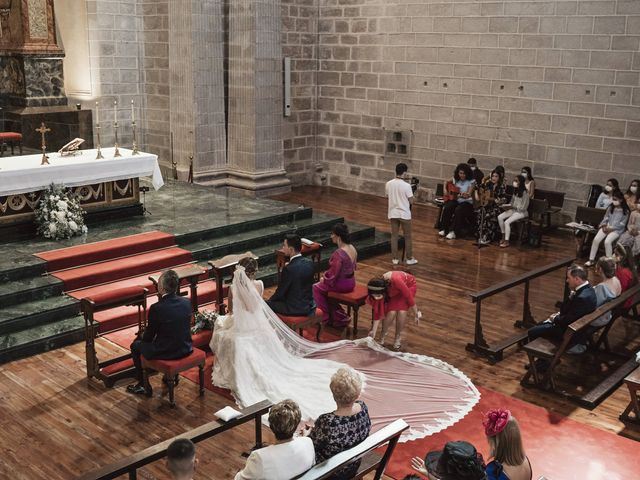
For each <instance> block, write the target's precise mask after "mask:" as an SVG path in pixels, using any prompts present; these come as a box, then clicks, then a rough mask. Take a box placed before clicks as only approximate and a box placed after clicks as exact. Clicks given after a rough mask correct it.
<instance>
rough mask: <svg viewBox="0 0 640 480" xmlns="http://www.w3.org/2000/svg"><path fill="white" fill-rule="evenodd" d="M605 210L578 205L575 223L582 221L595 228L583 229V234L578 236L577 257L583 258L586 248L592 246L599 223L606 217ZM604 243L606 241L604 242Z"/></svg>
mask: <svg viewBox="0 0 640 480" xmlns="http://www.w3.org/2000/svg"><path fill="white" fill-rule="evenodd" d="M604 214H605V210H603V209H601V208H591V207H583V206H581V205H580V206H578V208H577V209H576V216H575V220H574V222H575V223H582V224H583V225H586V226H587V228H588V227H589V226H590V227H593V229H592V230H591V229H586V230H581V231H582V232H584V234H582V235H578V236H576V258H581V257H582V256H583V254H584V253H585V251H586V250H588V249H589V248H590V247H591V242H592V241H593V237H594V236H595V234H596V233H598V225H600V222H602V219H603V218H604ZM603 243H604V242H603Z"/></svg>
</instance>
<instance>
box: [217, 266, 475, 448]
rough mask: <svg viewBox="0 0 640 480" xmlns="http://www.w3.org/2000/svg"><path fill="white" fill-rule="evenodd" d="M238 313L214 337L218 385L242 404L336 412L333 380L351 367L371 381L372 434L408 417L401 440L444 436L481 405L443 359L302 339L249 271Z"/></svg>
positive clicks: (236, 301)
mask: <svg viewBox="0 0 640 480" xmlns="http://www.w3.org/2000/svg"><path fill="white" fill-rule="evenodd" d="M231 290H232V297H233V307H234V308H233V314H232V315H228V316H226V317H220V319H219V322H218V323H216V328H215V329H214V332H213V336H212V339H211V349H212V351H213V352H214V353H215V355H216V360H215V362H214V368H213V375H212V380H213V384H214V385H216V386H218V387H222V388H227V389H229V390H231V392H232V394H233V395H234V397H235V399H236V402H237V403H238V405H239V406H241V407H245V406H248V405H251V404H253V403H256V402H258V401H261V400H264V399H265V398H266V399H269V400H271V401H272V402H279V401H281V400H284V399H286V398H290V399H292V400H295V401H296V402H297V403H298V405H300V408H301V410H302V416H303V419H305V420H307V421H312V420H314V419H315V418H317V417H318V416H319V415H320V414H322V413H326V412H330V411H333V410H334V409H335V402H334V400H333V396H332V395H331V391H330V390H329V382H330V379H331V376H332V375H333V374H334V373H335V371H336V370H337V369H338V368H340V367H342V366H345V365H349V366H351V367H352V368H354V369H356V370H357V371H358V372H359V373H360V375H362V377H363V383H364V389H363V393H362V395H361V398H362V399H363V400H364V401H365V402H366V403H367V405H368V407H369V415H370V417H371V421H372V431H376V430H378V429H380V428H382V427H383V426H385V425H388V424H389V423H391V422H392V421H393V420H395V419H396V418H403V419H404V420H405V421H406V422H407V423H408V424H409V425H410V426H411V428H410V429H409V430H407V431H406V432H405V434H404V435H403V437H402V438H401V441H407V440H411V439H415V438H421V437H424V436H426V435H430V434H432V433H436V432H438V431H440V430H442V429H444V428H446V427H448V426H450V425H452V424H453V423H455V422H456V421H458V420H460V419H461V418H463V417H464V416H465V415H466V414H467V413H468V412H469V411H470V410H471V408H473V406H474V405H475V404H476V403H477V402H478V401H479V399H480V394H479V392H478V390H477V389H476V388H475V386H474V385H473V383H471V381H470V380H469V379H468V378H467V377H466V376H465V375H464V374H463V373H462V372H461V371H459V370H458V369H456V368H454V367H452V366H451V365H449V364H447V363H445V362H442V361H441V360H438V359H435V358H431V357H427V356H425V355H415V354H410V353H396V352H390V351H388V350H386V349H384V348H382V347H380V346H379V345H377V344H376V343H375V342H374V341H373V340H372V339H370V338H368V337H367V338H362V339H359V340H355V341H350V340H341V341H338V342H331V343H315V342H311V341H308V340H306V339H304V338H302V337H300V336H298V335H297V334H296V333H295V332H294V331H292V330H291V329H290V328H289V327H287V326H286V325H285V324H284V323H283V322H282V321H281V320H280V319H279V318H278V317H277V315H276V314H275V313H273V312H272V311H271V309H270V308H269V307H268V306H267V304H266V303H265V302H264V300H263V299H262V297H261V295H260V293H259V292H258V291H257V290H256V288H255V286H254V284H253V282H252V281H251V280H250V279H249V278H248V277H247V275H246V274H245V273H244V269H242V268H241V267H240V268H238V269H237V270H236V274H235V275H234V280H233V284H232V286H231Z"/></svg>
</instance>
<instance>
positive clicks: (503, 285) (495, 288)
mask: <svg viewBox="0 0 640 480" xmlns="http://www.w3.org/2000/svg"><path fill="white" fill-rule="evenodd" d="M574 260H575V259H574V258H571V257H569V258H564V259H562V260H558V261H557V262H553V263H550V264H549V265H545V266H543V267H540V268H536V269H535V270H531V271H530V272H527V273H523V274H522V275H518V276H517V277H514V278H512V279H510V280H506V281H504V282H500V283H497V284H495V285H492V286H491V287H489V288H485V289H484V290H481V291H479V292H475V293H472V294H471V301H472V302H473V303H475V304H476V322H475V333H474V339H473V343H468V344H467V346H466V350H467V351H469V352H473V353H476V354H477V355H481V356H483V357H486V358H487V359H488V360H489V363H491V364H493V363H496V362H499V361H500V360H502V358H503V352H504V350H506V349H507V348H509V347H511V346H512V345H516V344H519V345H522V344H523V343H524V342H525V341H526V340H527V332H526V331H523V332H521V333H516V334H513V335H510V336H508V337H506V338H503V339H502V340H500V341H498V342H497V343H496V344H495V345H493V346H490V345H489V344H488V343H487V341H486V340H485V338H484V333H483V330H482V300H484V299H486V298H489V297H492V296H493V295H496V294H498V293H501V292H504V291H507V290H510V289H511V288H513V287H516V286H518V285H522V284H524V298H523V302H522V319H521V320H518V321H516V322H515V323H514V326H515V327H518V328H529V327H533V326H535V325H536V322H535V319H534V318H533V315H532V314H531V306H530V305H529V282H530V281H531V280H533V279H534V278H538V277H541V276H543V275H546V274H548V273H551V272H555V271H556V270H559V269H561V268H565V267H568V266H569V265H571V264H572V263H573V262H574ZM568 294H569V293H568V290H567V286H566V284H565V286H564V295H565V297H566V296H567V295H568Z"/></svg>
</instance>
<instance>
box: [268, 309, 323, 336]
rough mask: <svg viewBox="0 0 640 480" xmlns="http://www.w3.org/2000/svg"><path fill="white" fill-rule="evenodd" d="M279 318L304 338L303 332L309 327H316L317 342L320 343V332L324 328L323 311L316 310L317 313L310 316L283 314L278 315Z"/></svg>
mask: <svg viewBox="0 0 640 480" xmlns="http://www.w3.org/2000/svg"><path fill="white" fill-rule="evenodd" d="M276 315H278V318H279V319H280V320H282V321H283V322H284V323H286V324H287V326H288V327H289V328H290V329H292V330H297V331H298V333H299V334H300V336H301V337H303V336H304V335H303V331H304V330H305V329H306V328H309V327H314V326H315V327H316V328H317V332H316V341H320V331H321V328H320V327H321V326H322V322H321V320H322V310H320V309H319V308H316V310H315V312H314V313H312V314H311V315H309V316H294V315H283V314H281V313H277V314H276Z"/></svg>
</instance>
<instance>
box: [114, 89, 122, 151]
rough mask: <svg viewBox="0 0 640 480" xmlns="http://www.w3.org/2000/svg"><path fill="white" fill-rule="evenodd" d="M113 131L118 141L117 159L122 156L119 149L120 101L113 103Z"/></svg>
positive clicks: (116, 142) (116, 143)
mask: <svg viewBox="0 0 640 480" xmlns="http://www.w3.org/2000/svg"><path fill="white" fill-rule="evenodd" d="M113 129H114V132H115V135H116V139H115V147H116V150H115V152H114V153H113V158H116V157H121V156H122V155H120V150H119V149H118V101H117V100H114V101H113Z"/></svg>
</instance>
